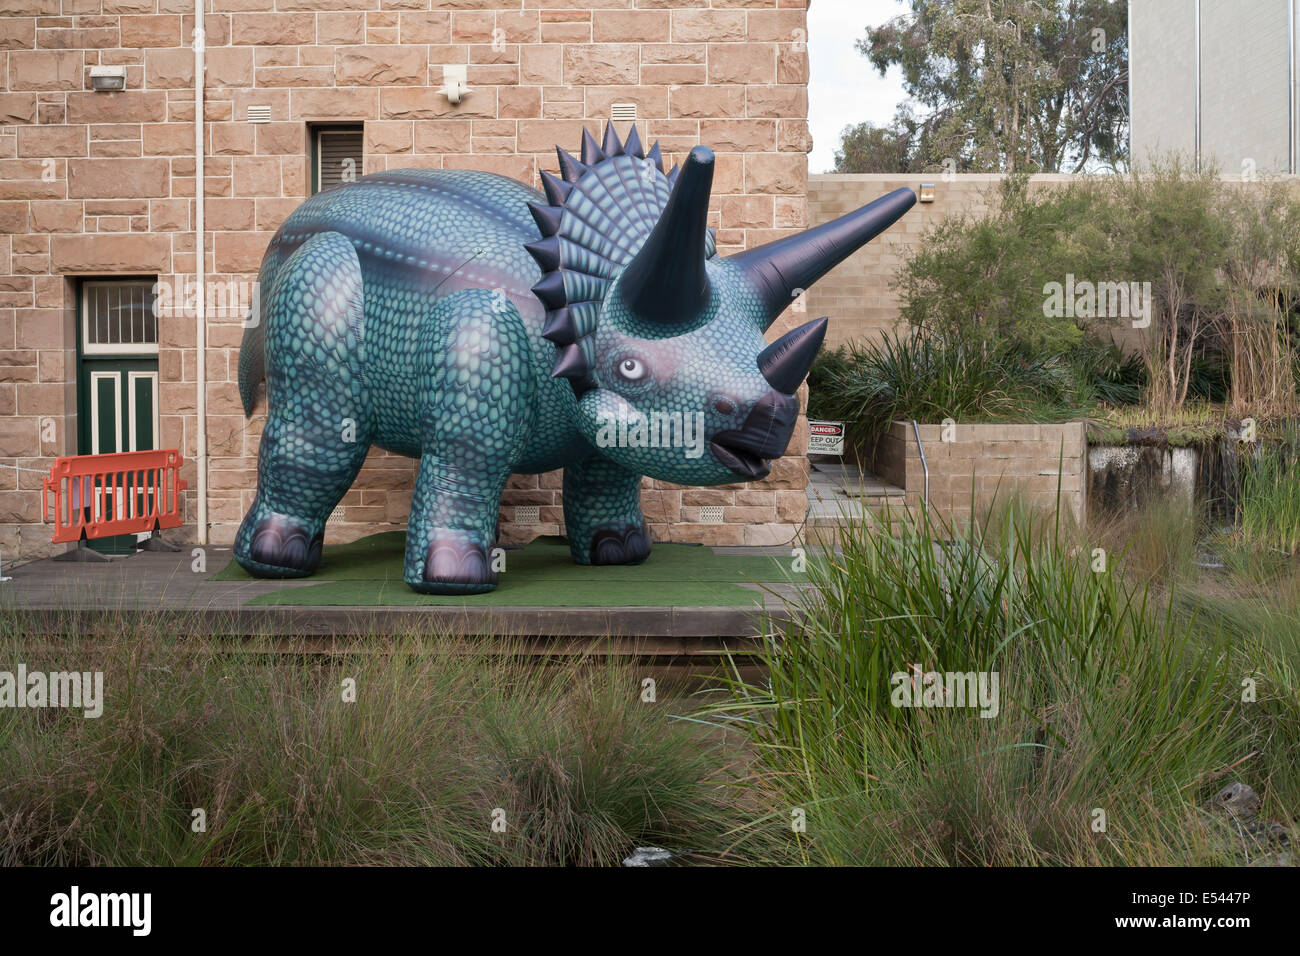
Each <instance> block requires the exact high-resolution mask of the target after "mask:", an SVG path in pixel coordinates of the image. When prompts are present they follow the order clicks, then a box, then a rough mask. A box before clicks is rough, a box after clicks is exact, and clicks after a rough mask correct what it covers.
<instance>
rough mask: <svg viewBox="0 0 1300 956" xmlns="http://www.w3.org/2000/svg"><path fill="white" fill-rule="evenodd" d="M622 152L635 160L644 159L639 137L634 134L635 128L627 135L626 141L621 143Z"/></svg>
mask: <svg viewBox="0 0 1300 956" xmlns="http://www.w3.org/2000/svg"><path fill="white" fill-rule="evenodd" d="M623 152H625V153H627V154H628V155H629V156H635V157H636V158H637V159H645V152H644V150H643V149H642V147H641V137H640V136H638V135H637V134H636V126H635V125H633V126H632V131H631V132H629V133H628V134H627V140H626V141H625V142H624V143H623Z"/></svg>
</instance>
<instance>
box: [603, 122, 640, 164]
mask: <svg viewBox="0 0 1300 956" xmlns="http://www.w3.org/2000/svg"><path fill="white" fill-rule="evenodd" d="M635 129H636V127H633V130H635ZM600 151H601V152H602V153H604V154H605V155H606V156H622V155H623V144H622V143H620V142H619V141H618V132H617V131H616V130H615V129H614V121H613V120H609V121H608V122H607V123H606V124H605V138H604V139H603V140H601V143H600Z"/></svg>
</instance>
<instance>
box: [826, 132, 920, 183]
mask: <svg viewBox="0 0 1300 956" xmlns="http://www.w3.org/2000/svg"><path fill="white" fill-rule="evenodd" d="M922 171H923V167H920V166H918V167H916V168H913V161H912V141H911V136H910V134H909V132H908V131H907V130H906V129H903V128H900V127H899V126H898V125H897V124H894V125H890V126H877V125H875V124H873V123H857V124H855V125H852V126H846V127H844V129H843V130H842V131H841V132H840V145H839V148H838V149H837V150H835V169H834V172H837V173H908V172H922Z"/></svg>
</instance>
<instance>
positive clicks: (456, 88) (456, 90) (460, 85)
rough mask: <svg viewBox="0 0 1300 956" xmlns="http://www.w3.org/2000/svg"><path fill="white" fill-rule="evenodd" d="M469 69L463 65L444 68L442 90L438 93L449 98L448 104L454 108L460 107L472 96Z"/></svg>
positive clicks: (450, 65) (451, 65) (458, 64)
mask: <svg viewBox="0 0 1300 956" xmlns="http://www.w3.org/2000/svg"><path fill="white" fill-rule="evenodd" d="M468 69H469V68H468V67H466V66H465V64H463V63H457V64H449V65H447V66H444V67H443V68H442V89H441V90H439V91H438V92H439V93H441V94H442V95H443V96H445V97H447V102H448V103H450V104H451V105H452V106H458V105H459V104H460V101H461V100H462V99H464V98H465V97H466V96H469V94H470V88H469V79H468Z"/></svg>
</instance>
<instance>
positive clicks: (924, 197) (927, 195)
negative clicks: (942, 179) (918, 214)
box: [917, 183, 934, 202]
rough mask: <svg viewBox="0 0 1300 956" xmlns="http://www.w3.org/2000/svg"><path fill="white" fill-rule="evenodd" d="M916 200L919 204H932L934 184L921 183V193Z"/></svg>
mask: <svg viewBox="0 0 1300 956" xmlns="http://www.w3.org/2000/svg"><path fill="white" fill-rule="evenodd" d="M917 198H918V199H920V201H921V202H934V183H921V192H920V195H919V196H917Z"/></svg>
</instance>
